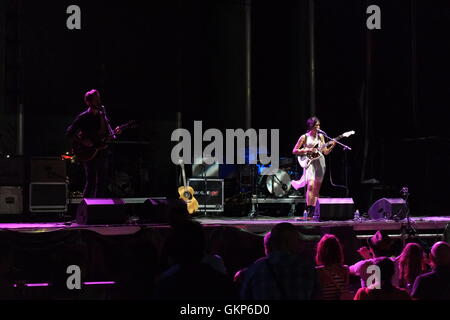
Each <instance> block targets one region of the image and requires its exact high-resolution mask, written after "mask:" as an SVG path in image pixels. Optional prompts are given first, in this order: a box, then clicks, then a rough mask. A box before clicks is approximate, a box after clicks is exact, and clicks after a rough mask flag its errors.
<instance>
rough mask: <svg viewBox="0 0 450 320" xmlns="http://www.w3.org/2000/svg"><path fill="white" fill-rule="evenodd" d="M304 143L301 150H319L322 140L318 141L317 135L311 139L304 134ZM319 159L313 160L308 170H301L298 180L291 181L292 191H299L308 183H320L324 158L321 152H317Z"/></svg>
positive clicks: (324, 165) (324, 166)
mask: <svg viewBox="0 0 450 320" xmlns="http://www.w3.org/2000/svg"><path fill="white" fill-rule="evenodd" d="M305 137H306V141H305V142H304V144H303V148H304V147H306V148H313V147H316V148H320V147H321V146H322V145H323V142H322V140H321V139H320V136H319V135H317V136H316V137H315V138H313V137H311V136H310V135H308V134H305ZM319 154H320V157H319V158H317V159H315V160H313V161H312V162H311V164H310V165H309V167H308V168H306V170H305V169H303V175H302V177H301V178H300V180H296V181H292V183H291V185H292V186H293V187H294V189H300V188H302V187H304V186H305V185H306V184H307V183H308V181H310V182H311V183H314V182H316V181H317V182H322V181H323V177H324V176H325V169H326V164H325V156H324V155H323V153H322V152H320V151H319Z"/></svg>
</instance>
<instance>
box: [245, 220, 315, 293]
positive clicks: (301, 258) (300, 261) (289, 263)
mask: <svg viewBox="0 0 450 320" xmlns="http://www.w3.org/2000/svg"><path fill="white" fill-rule="evenodd" d="M264 247H265V252H266V256H265V257H263V258H261V259H259V260H257V261H256V262H255V263H253V264H252V265H251V266H249V268H248V269H247V270H246V271H245V275H244V280H243V283H242V288H241V298H242V299H243V300H309V299H316V298H318V296H319V293H318V287H319V286H318V281H317V276H316V271H315V266H314V261H313V260H312V259H308V258H307V257H306V256H305V255H303V254H301V253H300V235H299V233H298V231H297V230H296V228H295V226H294V225H292V224H290V223H285V222H284V223H279V224H277V225H276V226H274V227H273V228H272V230H271V231H270V232H269V233H267V234H266V236H265V237H264Z"/></svg>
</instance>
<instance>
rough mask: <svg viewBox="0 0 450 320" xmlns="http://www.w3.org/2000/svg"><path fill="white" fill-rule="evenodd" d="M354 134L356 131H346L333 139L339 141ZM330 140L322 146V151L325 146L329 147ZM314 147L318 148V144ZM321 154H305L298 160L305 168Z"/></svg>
mask: <svg viewBox="0 0 450 320" xmlns="http://www.w3.org/2000/svg"><path fill="white" fill-rule="evenodd" d="M353 134H355V131H348V132H345V133H343V134H341V135H340V136H338V137H336V138H334V139H332V141H337V140H339V139H341V138H348V137H350V136H351V135H353ZM330 142H331V141H329V142H327V143H326V144H325V145H323V146H322V147H321V148H320V151H321V150H323V149H324V148H326V147H328V145H329V144H330ZM313 148H317V145H315V146H314V147H313ZM320 155H321V154H320V152H314V153H308V154H305V155H302V156H297V160H298V163H299V164H300V166H301V167H302V168H303V169H307V168H308V167H309V166H310V165H311V163H312V162H313V161H314V160H316V159H319V158H320Z"/></svg>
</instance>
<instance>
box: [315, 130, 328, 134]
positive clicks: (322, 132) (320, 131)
mask: <svg viewBox="0 0 450 320" xmlns="http://www.w3.org/2000/svg"><path fill="white" fill-rule="evenodd" d="M317 132H319V133H321V134H324V135H327V134H326V133H325V131H323V130H320V129H319V130H317Z"/></svg>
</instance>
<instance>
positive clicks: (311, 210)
mask: <svg viewBox="0 0 450 320" xmlns="http://www.w3.org/2000/svg"><path fill="white" fill-rule="evenodd" d="M314 210H315V207H314V206H307V207H306V212H308V220H310V219H312V218H313V215H314Z"/></svg>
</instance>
